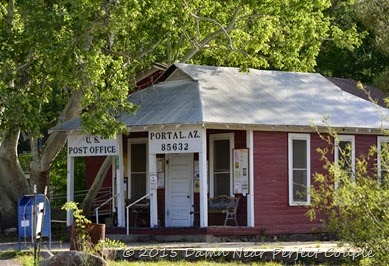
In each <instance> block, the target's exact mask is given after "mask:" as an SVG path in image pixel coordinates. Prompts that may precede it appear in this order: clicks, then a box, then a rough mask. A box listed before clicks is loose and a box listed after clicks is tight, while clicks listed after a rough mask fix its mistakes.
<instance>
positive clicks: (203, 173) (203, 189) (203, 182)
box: [199, 128, 208, 228]
mask: <svg viewBox="0 0 389 266" xmlns="http://www.w3.org/2000/svg"><path fill="white" fill-rule="evenodd" d="M199 174H200V227H202V228H204V227H207V226H208V196H207V192H208V177H207V130H206V129H205V128H203V129H202V130H201V152H200V153H199Z"/></svg>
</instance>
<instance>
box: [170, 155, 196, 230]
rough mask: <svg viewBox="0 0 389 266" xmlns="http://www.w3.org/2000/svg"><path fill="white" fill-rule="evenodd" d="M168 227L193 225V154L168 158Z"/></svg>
mask: <svg viewBox="0 0 389 266" xmlns="http://www.w3.org/2000/svg"><path fill="white" fill-rule="evenodd" d="M167 159H168V165H167V167H168V172H167V184H166V213H165V217H166V219H165V226H166V227H191V226H192V225H193V214H191V211H192V205H193V188H192V183H193V182H192V176H193V154H192V153H174V154H169V155H168V156H167Z"/></svg>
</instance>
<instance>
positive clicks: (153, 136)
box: [149, 129, 201, 154]
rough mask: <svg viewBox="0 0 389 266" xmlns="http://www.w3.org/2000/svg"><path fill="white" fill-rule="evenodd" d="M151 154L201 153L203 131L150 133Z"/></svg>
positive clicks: (180, 130)
mask: <svg viewBox="0 0 389 266" xmlns="http://www.w3.org/2000/svg"><path fill="white" fill-rule="evenodd" d="M149 152H150V153H154V154H158V153H193V152H201V130H200V129H174V130H155V131H149Z"/></svg>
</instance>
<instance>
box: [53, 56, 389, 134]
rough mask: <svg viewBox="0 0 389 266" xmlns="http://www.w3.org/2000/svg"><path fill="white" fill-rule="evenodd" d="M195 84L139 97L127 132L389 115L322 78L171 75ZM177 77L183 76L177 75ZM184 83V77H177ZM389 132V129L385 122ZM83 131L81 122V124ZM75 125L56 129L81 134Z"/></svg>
mask: <svg viewBox="0 0 389 266" xmlns="http://www.w3.org/2000/svg"><path fill="white" fill-rule="evenodd" d="M174 69H175V71H182V72H184V73H185V74H186V75H187V76H188V77H189V78H187V79H185V78H184V77H185V75H182V77H183V80H172V81H169V79H167V80H166V82H161V83H158V84H156V85H153V86H151V87H149V88H146V89H144V90H141V91H138V92H135V93H133V94H132V95H131V96H130V97H129V100H130V101H132V102H133V103H136V104H139V105H140V109H139V111H138V112H137V113H136V114H131V115H125V114H122V115H121V116H120V117H119V119H120V120H122V121H123V122H124V123H125V124H126V125H127V126H129V127H131V126H149V125H164V124H196V123H205V124H241V125H257V126H261V125H263V126H311V121H313V122H314V123H315V124H316V125H317V126H327V124H326V123H323V122H322V121H323V119H324V118H325V117H327V118H328V121H329V123H330V124H331V126H333V127H347V128H368V129H379V128H381V127H382V124H383V123H384V121H385V119H384V118H383V117H382V115H385V116H387V117H389V110H388V109H386V108H383V107H380V106H376V105H374V104H373V103H370V102H368V101H366V100H363V99H361V98H359V97H357V96H354V95H351V94H349V93H347V92H344V91H342V90H341V89H340V88H339V87H337V86H336V85H335V84H333V83H332V82H330V81H329V80H327V79H326V78H325V77H323V76H321V75H320V74H314V73H296V72H284V71H266V70H255V69H250V71H249V72H240V71H239V69H238V68H231V67H211V66H198V65H189V64H180V63H177V64H175V65H173V66H171V68H169V69H168V70H167V71H166V73H169V75H172V73H174V72H175V71H174ZM176 74H177V73H176ZM176 74H175V76H176V77H180V75H176ZM385 125H386V126H387V123H386V122H385ZM78 126H79V122H78ZM76 128H77V123H76V122H75V121H70V122H68V123H65V124H62V125H60V126H57V127H56V128H53V129H52V131H55V130H71V129H76Z"/></svg>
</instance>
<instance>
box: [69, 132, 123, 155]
mask: <svg viewBox="0 0 389 266" xmlns="http://www.w3.org/2000/svg"><path fill="white" fill-rule="evenodd" d="M118 150H119V149H118V147H117V141H116V139H105V138H102V137H100V136H92V135H69V136H68V155H69V156H74V157H75V156H106V155H119V152H118Z"/></svg>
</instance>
